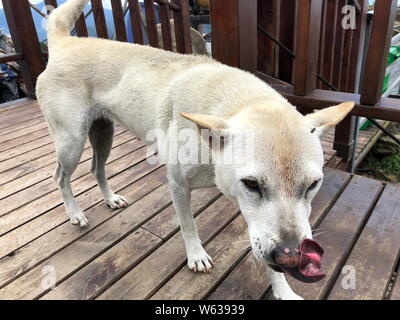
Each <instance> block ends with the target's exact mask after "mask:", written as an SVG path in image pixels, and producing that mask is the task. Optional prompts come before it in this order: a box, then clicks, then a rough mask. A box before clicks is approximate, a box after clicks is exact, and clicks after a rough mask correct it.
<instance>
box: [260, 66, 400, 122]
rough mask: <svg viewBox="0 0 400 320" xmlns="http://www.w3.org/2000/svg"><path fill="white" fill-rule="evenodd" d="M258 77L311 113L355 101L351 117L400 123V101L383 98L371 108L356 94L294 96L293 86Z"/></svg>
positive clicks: (262, 76)
mask: <svg viewBox="0 0 400 320" xmlns="http://www.w3.org/2000/svg"><path fill="white" fill-rule="evenodd" d="M256 75H257V76H258V77H259V78H260V79H261V80H263V81H265V82H267V83H268V84H269V85H270V86H271V87H272V88H274V89H275V90H277V91H278V92H279V93H280V94H282V95H283V96H284V97H286V98H287V99H288V101H289V102H290V103H291V104H293V105H294V106H298V107H301V108H304V109H308V111H309V112H312V111H313V110H317V109H324V108H326V107H329V106H333V105H337V104H340V103H343V102H347V101H354V102H355V104H356V106H355V107H354V109H353V110H352V112H351V113H350V115H355V116H362V117H368V118H374V119H380V120H389V121H395V122H400V100H399V99H392V98H381V99H380V100H379V101H378V102H377V103H376V105H374V106H370V105H365V104H363V103H361V102H360V95H359V94H356V93H347V92H335V91H329V90H320V89H315V90H313V91H312V92H311V93H310V94H309V95H307V96H298V95H295V94H294V88H293V86H292V85H291V84H289V83H286V82H283V81H280V80H277V79H274V78H272V77H270V76H268V75H266V74H262V73H260V72H257V73H256Z"/></svg>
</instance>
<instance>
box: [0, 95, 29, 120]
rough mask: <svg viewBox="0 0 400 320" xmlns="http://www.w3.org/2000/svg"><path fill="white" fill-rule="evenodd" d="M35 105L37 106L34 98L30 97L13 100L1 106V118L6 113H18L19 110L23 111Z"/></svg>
mask: <svg viewBox="0 0 400 320" xmlns="http://www.w3.org/2000/svg"><path fill="white" fill-rule="evenodd" d="M35 104H36V103H35V100H33V99H32V98H29V97H25V98H19V99H16V100H12V101H9V102H5V103H1V104H0V118H1V116H2V115H3V113H4V112H5V113H7V112H14V111H15V112H18V110H21V109H23V108H24V107H27V106H32V105H35Z"/></svg>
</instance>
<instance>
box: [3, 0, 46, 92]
mask: <svg viewBox="0 0 400 320" xmlns="http://www.w3.org/2000/svg"><path fill="white" fill-rule="evenodd" d="M3 8H4V13H5V16H6V18H7V24H8V27H9V29H10V33H11V37H12V40H13V43H14V46H15V50H16V52H21V53H22V54H23V55H24V60H22V61H20V65H21V73H22V76H23V78H24V83H25V86H26V90H27V92H28V95H29V96H30V97H34V96H35V87H36V80H37V77H38V76H39V75H40V74H41V73H42V72H43V70H44V69H45V65H44V61H43V58H42V53H41V49H40V44H39V40H38V37H37V33H36V29H35V25H34V22H33V18H32V14H31V9H30V7H29V3H28V1H13V0H4V1H3Z"/></svg>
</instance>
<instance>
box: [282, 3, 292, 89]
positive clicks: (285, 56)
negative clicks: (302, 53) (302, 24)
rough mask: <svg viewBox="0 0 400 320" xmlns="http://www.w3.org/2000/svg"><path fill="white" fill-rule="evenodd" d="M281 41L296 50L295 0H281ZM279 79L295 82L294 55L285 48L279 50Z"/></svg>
mask: <svg viewBox="0 0 400 320" xmlns="http://www.w3.org/2000/svg"><path fill="white" fill-rule="evenodd" d="M280 2H281V9H280V10H281V17H280V18H281V19H280V30H279V36H280V39H279V40H280V41H281V42H282V43H283V44H284V45H285V46H286V47H287V48H289V49H290V50H292V51H294V50H293V48H294V25H295V21H294V17H295V14H296V4H295V2H294V1H293V0H281V1H280ZM278 69H279V79H281V80H283V81H285V82H289V83H293V79H292V78H293V57H292V56H291V55H290V54H289V53H287V52H286V51H285V50H282V49H280V50H279V67H278Z"/></svg>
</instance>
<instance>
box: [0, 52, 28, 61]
mask: <svg viewBox="0 0 400 320" xmlns="http://www.w3.org/2000/svg"><path fill="white" fill-rule="evenodd" d="M23 58H24V55H23V54H22V53H9V54H5V55H2V56H0V63H7V62H11V61H18V60H22V59H23Z"/></svg>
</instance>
